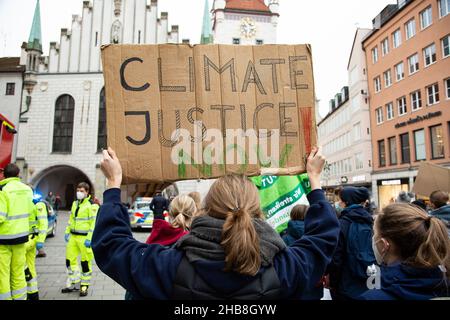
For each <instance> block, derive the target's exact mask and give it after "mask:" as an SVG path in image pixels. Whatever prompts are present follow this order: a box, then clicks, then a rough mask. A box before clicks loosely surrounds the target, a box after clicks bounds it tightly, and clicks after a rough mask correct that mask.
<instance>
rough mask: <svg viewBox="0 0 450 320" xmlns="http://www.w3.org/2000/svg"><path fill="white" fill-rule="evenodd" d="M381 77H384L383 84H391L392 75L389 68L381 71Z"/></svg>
mask: <svg viewBox="0 0 450 320" xmlns="http://www.w3.org/2000/svg"><path fill="white" fill-rule="evenodd" d="M383 77H384V86H385V87H386V88H387V87H390V86H391V85H392V76H391V69H389V70H387V71H385V72H384V73H383Z"/></svg>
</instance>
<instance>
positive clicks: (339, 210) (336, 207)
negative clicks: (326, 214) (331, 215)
mask: <svg viewBox="0 0 450 320" xmlns="http://www.w3.org/2000/svg"><path fill="white" fill-rule="evenodd" d="M334 208H335V209H336V211H337V212H338V213H339V212H342V210H344V208H342V207H341V206H340V205H339V202H336V203H335V204H334Z"/></svg>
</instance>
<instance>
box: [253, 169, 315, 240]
mask: <svg viewBox="0 0 450 320" xmlns="http://www.w3.org/2000/svg"><path fill="white" fill-rule="evenodd" d="M251 180H252V181H253V183H254V184H255V185H256V187H257V188H258V190H259V197H260V201H261V208H262V210H263V211H264V214H265V216H266V221H267V222H268V223H269V224H270V225H271V226H272V227H273V228H274V229H275V230H276V231H277V232H278V233H280V232H282V231H283V230H284V229H286V228H287V224H288V222H289V219H290V213H291V210H292V208H293V207H294V206H296V205H298V204H306V205H309V203H308V199H307V198H306V195H307V194H308V193H309V192H310V191H311V186H310V183H309V179H308V175H307V174H306V173H304V174H301V175H298V176H259V177H253V178H251Z"/></svg>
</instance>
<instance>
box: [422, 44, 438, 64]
mask: <svg viewBox="0 0 450 320" xmlns="http://www.w3.org/2000/svg"><path fill="white" fill-rule="evenodd" d="M423 59H424V61H425V67H428V66H429V65H430V64H433V63H435V62H436V46H435V45H434V43H433V44H432V45H430V46H428V47H426V48H425V49H423Z"/></svg>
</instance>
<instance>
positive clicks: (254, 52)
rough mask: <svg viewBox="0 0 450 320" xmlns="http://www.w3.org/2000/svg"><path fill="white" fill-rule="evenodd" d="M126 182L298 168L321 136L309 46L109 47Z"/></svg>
mask: <svg viewBox="0 0 450 320" xmlns="http://www.w3.org/2000/svg"><path fill="white" fill-rule="evenodd" d="M102 60H103V70H104V77H105V91H106V106H107V107H106V109H107V128H108V145H109V146H111V147H112V148H113V149H115V150H116V152H117V154H118V156H119V159H120V161H121V163H122V166H123V174H124V183H125V184H129V183H145V182H161V181H177V180H185V179H208V178H217V177H220V176H223V175H225V174H229V173H241V174H246V175H248V176H255V175H260V174H270V175H286V174H288V175H297V174H299V173H302V172H305V162H306V160H305V159H306V154H307V153H308V152H309V151H310V149H311V147H312V146H314V145H315V144H316V140H317V134H316V124H315V111H314V107H315V97H314V80H313V72H312V61H311V50H310V47H309V46H308V45H294V46H288V45H264V46H230V45H198V46H194V47H192V46H189V45H171V44H166V45H108V46H104V47H103V48H102Z"/></svg>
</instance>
